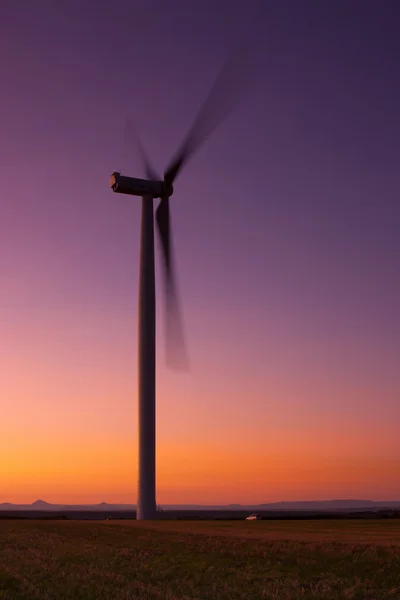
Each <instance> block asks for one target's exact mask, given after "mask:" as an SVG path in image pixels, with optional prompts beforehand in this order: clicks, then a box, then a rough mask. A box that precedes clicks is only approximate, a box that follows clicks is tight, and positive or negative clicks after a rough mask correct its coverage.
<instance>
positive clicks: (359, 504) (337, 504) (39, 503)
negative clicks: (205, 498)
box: [0, 499, 400, 512]
mask: <svg viewBox="0 0 400 600" xmlns="http://www.w3.org/2000/svg"><path fill="white" fill-rule="evenodd" d="M161 508H162V509H163V510H201V511H205V510H213V511H215V510H223V511H229V510H232V511H238V510H248V511H251V512H256V511H275V510H276V511H285V510H287V511H293V510H296V511H299V510H304V511H310V510H311V511H325V510H326V511H335V510H360V509H364V510H378V509H381V508H393V509H400V500H395V501H394V500H388V501H386V502H384V501H379V502H375V501H373V500H355V499H344V500H340V499H339V500H301V501H298V502H270V503H265V504H256V505H244V504H229V505H202V504H162V505H161ZM1 510H3V511H24V510H29V511H32V510H37V511H52V512H54V511H56V512H57V511H66V510H67V511H103V512H104V511H131V510H136V504H108V503H107V502H101V503H100V504H71V505H68V504H49V503H48V502H45V501H44V500H36V502H33V503H32V504H11V503H9V502H4V503H2V504H0V511H1Z"/></svg>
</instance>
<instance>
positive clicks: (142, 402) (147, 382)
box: [110, 55, 238, 520]
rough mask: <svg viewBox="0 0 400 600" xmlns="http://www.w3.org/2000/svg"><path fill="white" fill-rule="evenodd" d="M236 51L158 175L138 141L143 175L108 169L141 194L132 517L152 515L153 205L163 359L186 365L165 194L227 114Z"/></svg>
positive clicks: (120, 188)
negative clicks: (163, 306)
mask: <svg viewBox="0 0 400 600" xmlns="http://www.w3.org/2000/svg"><path fill="white" fill-rule="evenodd" d="M237 58H238V57H237V55H234V56H233V57H231V59H230V60H229V61H227V63H226V64H225V65H224V67H223V69H222V70H221V72H220V74H219V76H218V78H217V81H216V82H215V84H214V86H213V88H212V89H211V92H210V94H209V96H208V98H207V100H206V102H205V103H204V105H203V107H202V108H201V110H200V112H199V114H198V116H197V118H196V120H195V122H194V124H193V126H192V128H191V129H190V130H189V132H188V134H187V136H186V138H185V139H184V141H183V143H182V145H181V147H180V149H179V150H178V152H177V154H176V156H175V158H174V159H173V160H172V162H171V164H170V165H169V167H168V168H167V170H166V171H165V173H164V178H163V179H161V178H160V177H159V176H158V175H157V173H156V172H155V171H154V169H153V168H152V167H151V166H150V163H149V161H148V159H147V157H146V155H145V153H144V151H143V148H142V146H141V145H140V142H139V141H138V144H139V149H140V152H141V156H142V160H143V163H144V168H145V173H146V177H147V179H137V178H133V177H125V176H123V175H121V174H120V173H117V172H114V173H113V174H112V175H111V179H110V185H111V188H112V190H113V191H114V192H117V193H120V194H129V195H133V196H141V197H142V218H141V235H140V270H139V321H138V396H139V415H138V416H139V419H138V422H139V469H138V500H137V514H136V518H137V519H146V520H148V519H155V518H156V391H155V375H156V372H155V369H156V302H155V273H154V223H153V220H154V207H153V200H154V199H156V198H159V199H160V203H159V205H158V207H157V209H156V223H157V229H158V234H159V239H160V245H161V249H162V256H163V263H164V275H165V277H164V279H165V294H166V326H167V331H166V342H167V347H166V349H167V363H168V364H169V366H172V367H182V366H186V365H187V359H186V353H185V348H184V338H183V330H182V325H181V319H180V311H179V305H178V297H177V291H176V286H175V277H174V269H173V260H172V247H171V226H170V209H169V199H170V196H172V194H173V183H174V181H175V178H176V177H177V175H178V173H179V172H180V171H181V169H182V167H183V166H184V164H185V163H186V162H187V161H188V160H189V158H190V157H191V156H192V154H193V153H194V152H195V151H196V150H197V149H198V148H199V146H200V145H201V144H202V142H203V141H204V140H205V138H206V137H207V136H208V135H209V134H210V133H211V132H212V130H213V129H215V127H217V125H218V124H219V123H220V122H221V121H222V120H223V119H224V118H225V117H226V116H227V114H228V113H229V112H230V109H231V108H232V107H233V104H232V101H233V99H235V98H236V97H237V94H236V92H237V89H236V90H234V89H233V88H232V84H234V85H236V83H237V82H235V80H234V78H233V75H234V73H236V74H237V72H236V67H237Z"/></svg>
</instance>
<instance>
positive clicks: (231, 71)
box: [164, 51, 248, 183]
mask: <svg viewBox="0 0 400 600" xmlns="http://www.w3.org/2000/svg"><path fill="white" fill-rule="evenodd" d="M247 56H248V54H247V52H239V51H236V52H234V53H233V54H232V55H231V56H230V58H229V59H228V60H227V61H226V62H225V64H224V65H223V67H222V69H221V71H220V72H219V75H218V77H217V79H216V81H215V83H214V85H213V87H212V88H211V91H210V93H209V94H208V96H207V98H206V100H205V102H204V103H203V105H202V107H201V108H200V110H199V112H198V114H197V117H196V119H195V121H194V123H193V125H192V127H191V128H190V129H189V132H188V133H187V135H186V137H185V139H184V140H183V142H182V144H181V146H180V148H179V150H178V152H177V153H176V155H175V158H174V159H173V160H172V162H171V163H170V165H169V166H168V168H167V169H166V171H165V173H164V180H165V181H166V182H168V183H173V181H174V179H175V178H176V177H177V175H178V174H179V172H180V171H181V169H182V167H183V166H184V164H185V163H186V162H187V161H188V160H189V159H190V157H191V156H192V155H193V154H194V153H195V152H196V150H198V148H199V147H200V146H201V145H202V144H203V142H204V141H205V140H206V139H207V138H208V137H209V135H210V134H211V133H212V132H213V131H214V130H215V129H216V128H217V127H218V125H220V124H221V123H222V121H224V120H225V119H226V118H227V117H228V116H229V114H230V113H231V112H232V111H233V109H234V108H235V105H236V103H237V101H238V96H239V94H240V92H242V91H243V89H244V88H245V87H246V86H245V85H244V82H243V81H242V78H240V77H239V73H240V71H243V70H244V67H245V65H246V66H247V61H246V60H245V59H246V57H247Z"/></svg>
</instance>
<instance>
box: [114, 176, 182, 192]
mask: <svg viewBox="0 0 400 600" xmlns="http://www.w3.org/2000/svg"><path fill="white" fill-rule="evenodd" d="M110 187H111V189H112V190H113V192H117V193H119V194H128V195H130V196H151V197H152V198H166V197H169V196H172V194H173V191H174V190H173V187H172V184H168V183H166V182H165V181H151V180H148V179H138V178H136V177H126V176H125V175H121V173H117V172H114V173H113V174H112V175H111V177H110Z"/></svg>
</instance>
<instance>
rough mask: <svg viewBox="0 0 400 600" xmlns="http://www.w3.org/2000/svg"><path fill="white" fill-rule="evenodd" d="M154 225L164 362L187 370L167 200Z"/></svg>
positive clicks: (161, 204) (158, 208)
mask: <svg viewBox="0 0 400 600" xmlns="http://www.w3.org/2000/svg"><path fill="white" fill-rule="evenodd" d="M156 223H157V229H158V233H159V240H160V246H161V252H162V257H163V265H164V283H165V324H166V360H167V364H168V366H169V367H171V368H174V369H184V370H186V369H188V367H189V361H188V357H187V353H186V346H185V339H184V333H183V324H182V317H181V311H180V306H179V297H178V290H177V284H176V277H175V272H174V268H173V253H172V243H171V242H172V240H171V223H170V211H169V198H168V197H166V198H162V200H161V202H160V204H159V205H158V207H157V210H156Z"/></svg>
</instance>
